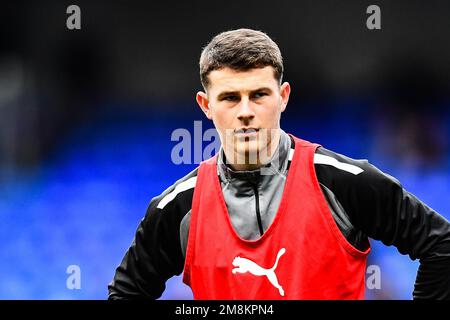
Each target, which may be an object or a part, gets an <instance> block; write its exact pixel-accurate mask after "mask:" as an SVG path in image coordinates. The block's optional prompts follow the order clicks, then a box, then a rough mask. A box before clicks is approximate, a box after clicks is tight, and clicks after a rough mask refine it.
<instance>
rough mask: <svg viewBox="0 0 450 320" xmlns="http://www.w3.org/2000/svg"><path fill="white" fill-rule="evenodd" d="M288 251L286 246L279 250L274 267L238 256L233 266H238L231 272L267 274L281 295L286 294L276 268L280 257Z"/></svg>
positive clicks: (256, 274)
mask: <svg viewBox="0 0 450 320" xmlns="http://www.w3.org/2000/svg"><path fill="white" fill-rule="evenodd" d="M285 252H286V249H285V248H281V249H280V251H278V254H277V258H276V260H275V263H274V265H273V267H272V268H270V269H264V268H263V267H261V266H259V265H257V264H256V263H255V262H253V261H251V260H249V259H247V258H241V257H239V256H237V257H236V258H234V260H233V263H232V264H233V266H235V267H236V268H233V270H231V272H232V273H233V274H236V273H237V272H239V273H246V272H250V273H251V274H253V275H255V276H266V277H267V279H268V280H269V281H270V283H271V284H272V285H273V286H274V287H275V288H277V289H278V291H279V292H280V295H281V296H284V290H283V288H282V287H281V286H280V284H279V283H278V279H277V275H276V274H275V269H276V267H277V265H278V260H280V257H281V256H282V255H283V254H284V253H285Z"/></svg>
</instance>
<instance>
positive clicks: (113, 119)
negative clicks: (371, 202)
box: [0, 0, 450, 299]
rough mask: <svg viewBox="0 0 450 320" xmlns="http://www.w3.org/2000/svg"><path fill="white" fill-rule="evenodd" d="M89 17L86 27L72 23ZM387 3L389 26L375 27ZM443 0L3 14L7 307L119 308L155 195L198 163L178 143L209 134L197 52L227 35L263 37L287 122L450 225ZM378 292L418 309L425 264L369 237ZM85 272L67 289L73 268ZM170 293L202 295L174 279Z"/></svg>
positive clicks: (164, 5)
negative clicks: (278, 53) (374, 16)
mask: <svg viewBox="0 0 450 320" xmlns="http://www.w3.org/2000/svg"><path fill="white" fill-rule="evenodd" d="M71 4H77V5H78V6H80V8H81V23H82V29H81V30H79V31H69V30H67V28H66V18H67V17H68V15H67V14H66V8H67V7H68V6H69V5H71ZM371 4H377V5H379V6H380V7H381V18H382V30H378V31H369V30H368V29H367V28H366V25H365V23H366V19H367V17H368V15H367V14H366V8H367V7H368V6H369V5H371ZM449 12H450V3H449V2H448V1H447V2H446V1H440V2H439V1H431V2H427V3H425V2H423V1H395V3H394V2H393V1H376V2H368V1H329V0H327V1H320V3H319V2H317V1H296V2H295V3H294V2H291V1H276V2H274V1H272V2H269V1H248V2H245V3H244V2H243V1H217V2H214V3H211V2H208V1H185V2H182V3H179V2H175V1H163V2H159V1H158V2H152V1H134V2H130V1H117V2H115V3H114V4H112V3H110V2H107V1H76V2H74V3H72V2H68V1H39V3H37V2H29V3H28V2H20V1H19V2H8V3H5V4H2V10H1V11H0V298H1V299H105V298H106V297H107V284H108V283H109V282H110V281H111V279H112V277H113V274H114V270H115V268H116V266H117V265H118V264H119V262H120V260H121V258H122V256H123V254H124V252H125V250H126V249H127V248H128V246H129V245H130V243H131V240H132V238H133V235H134V231H135V229H136V227H137V225H138V223H139V221H140V219H141V218H142V217H143V216H144V214H145V211H146V208H147V205H148V203H149V201H150V199H151V198H152V197H154V196H156V195H158V194H159V193H161V192H162V191H163V190H164V189H166V188H167V187H168V186H169V185H171V184H172V183H173V182H174V181H175V180H177V179H178V178H180V177H182V176H183V175H184V174H186V173H187V172H189V171H190V170H192V169H193V168H194V167H195V165H175V164H173V163H172V162H171V157H170V155H171V149H172V148H173V147H174V146H175V144H176V142H173V141H171V139H170V137H171V133H172V132H173V130H175V129H177V128H186V129H188V130H189V131H191V132H193V128H194V121H195V120H202V121H203V128H209V127H211V124H210V123H208V122H207V120H206V119H205V118H204V117H203V114H202V113H201V112H200V110H199V108H198V107H197V106H196V104H195V100H194V96H195V93H196V91H197V90H199V89H201V87H200V81H199V77H198V64H197V63H198V57H199V55H200V51H201V48H202V47H203V46H204V45H205V44H206V43H207V42H208V41H209V40H210V39H211V37H212V36H214V35H215V34H217V33H218V32H221V31H224V30H228V29H233V28H239V27H251V28H255V29H260V30H263V31H265V32H267V33H268V34H269V35H270V36H271V37H272V38H273V39H274V40H275V41H276V42H277V43H278V44H279V46H280V48H281V50H282V53H283V56H284V59H285V68H286V72H285V80H287V81H289V82H290V83H291V85H292V87H293V92H292V98H291V101H290V103H289V106H288V108H287V110H286V112H285V113H284V116H283V118H282V127H283V128H284V129H285V131H287V132H291V133H293V134H295V135H297V136H300V137H302V138H304V139H308V140H311V141H314V142H319V143H321V144H322V145H323V146H325V147H327V148H329V149H332V150H335V151H337V152H339V153H343V154H346V155H348V156H351V157H354V158H367V159H369V160H370V161H371V162H372V163H373V164H375V165H376V166H378V167H379V168H380V169H382V170H383V171H385V172H387V173H389V174H391V175H393V176H395V177H397V178H398V179H399V180H400V181H401V182H402V184H403V185H404V186H405V187H406V188H407V189H408V190H410V191H411V192H412V193H414V194H415V195H416V196H418V197H419V198H420V199H422V200H423V201H424V202H426V203H427V204H428V205H429V206H431V207H432V208H434V209H435V210H437V211H438V212H439V213H441V214H442V215H443V216H445V217H447V218H450V198H449V196H448V195H449V194H450V170H449V168H450V149H449V137H450V99H449V98H450V95H449V93H450V86H449V82H450V43H449V41H448V37H449V35H450V19H449V18H450V16H449ZM372 246H373V251H372V254H371V256H370V260H369V263H368V264H376V265H378V266H380V270H381V276H382V281H381V289H380V290H367V298H368V299H411V297H412V296H411V293H412V290H413V285H414V280H415V275H416V270H417V267H418V261H411V260H410V259H409V257H407V256H402V255H400V254H399V253H398V251H397V250H396V249H395V248H393V247H386V246H384V245H383V244H381V243H378V242H377V241H372ZM73 264H75V265H78V266H80V268H81V289H80V290H68V289H67V288H66V279H67V277H68V276H69V275H68V274H67V273H66V268H67V266H69V265H73ZM162 298H163V299H190V298H192V295H191V293H190V290H189V288H187V287H186V286H185V285H183V284H182V283H181V278H180V277H176V278H173V279H171V280H169V281H168V283H167V290H166V292H165V293H164V295H163V296H162Z"/></svg>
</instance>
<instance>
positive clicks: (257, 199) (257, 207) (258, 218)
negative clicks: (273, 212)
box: [253, 184, 264, 236]
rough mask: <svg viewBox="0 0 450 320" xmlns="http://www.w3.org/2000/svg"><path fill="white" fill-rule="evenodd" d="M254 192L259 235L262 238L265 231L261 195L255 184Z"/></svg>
mask: <svg viewBox="0 0 450 320" xmlns="http://www.w3.org/2000/svg"><path fill="white" fill-rule="evenodd" d="M253 191H254V193H255V202H256V219H257V220H258V227H259V234H260V236H262V235H263V233H264V230H263V226H262V221H261V213H260V211H259V193H258V186H257V185H256V184H253Z"/></svg>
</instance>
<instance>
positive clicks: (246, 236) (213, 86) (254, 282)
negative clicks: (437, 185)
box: [109, 29, 450, 299]
mask: <svg viewBox="0 0 450 320" xmlns="http://www.w3.org/2000/svg"><path fill="white" fill-rule="evenodd" d="M282 75H283V62H282V57H281V53H280V50H279V48H278V46H277V45H276V44H275V43H274V42H273V41H272V40H271V39H270V38H269V37H268V36H267V35H266V34H265V33H262V32H259V31H254V30H250V29H238V30H233V31H228V32H224V33H221V34H219V35H217V36H216V37H214V38H213V39H212V41H211V42H210V43H209V44H208V45H207V46H206V47H205V48H204V50H203V52H202V54H201V58H200V77H201V81H202V85H203V87H204V89H205V92H198V93H197V102H198V104H199V106H200V108H201V109H202V110H203V112H204V113H205V115H206V117H207V118H208V119H210V120H212V121H213V123H214V125H215V127H216V129H217V131H218V132H219V135H220V140H221V144H222V147H221V150H220V152H219V153H218V154H217V155H216V156H214V157H213V158H211V159H209V160H207V161H204V162H202V163H201V164H200V166H199V167H198V168H197V169H196V170H194V171H193V172H191V173H189V174H188V175H187V176H185V177H184V178H182V179H181V180H179V181H177V182H176V183H175V184H174V185H173V186H171V187H170V188H168V189H167V190H166V191H164V192H163V193H162V194H161V195H160V196H158V197H156V198H154V199H152V201H151V203H150V206H149V208H148V211H147V214H146V216H145V218H144V219H143V220H142V221H141V223H140V225H139V227H138V229H137V232H136V236H135V239H134V241H133V243H132V245H131V246H130V248H129V249H128V251H127V252H126V254H125V257H124V258H123V260H122V263H121V264H120V266H119V267H118V268H117V270H116V274H115V276H114V279H113V281H112V282H111V283H110V285H109V299H137V298H149V299H156V298H158V297H160V296H161V294H162V293H163V291H164V289H165V282H166V280H167V279H169V278H170V277H172V276H174V275H179V274H181V273H182V272H183V271H184V281H185V282H186V283H187V284H188V285H189V286H190V287H191V288H192V291H193V294H194V297H195V298H196V299H363V298H364V286H365V281H364V275H365V267H366V257H367V254H368V253H369V251H370V245H369V241H368V237H370V238H373V239H376V240H381V241H382V242H383V243H384V244H386V245H395V246H396V247H397V248H398V250H399V252H400V253H402V254H409V256H410V257H411V259H417V258H419V259H420V267H419V271H418V274H417V279H416V284H415V289H414V293H413V297H414V298H416V299H449V298H450V224H449V222H448V221H447V220H445V219H444V218H443V217H442V216H440V215H439V214H438V213H436V212H434V211H433V210H432V209H430V208H429V207H427V206H426V205H425V204H424V203H422V202H421V201H419V200H418V199H417V198H416V197H414V196H413V195H412V194H411V193H409V192H408V191H406V190H405V189H404V188H402V186H401V185H400V183H399V182H398V181H397V180H396V179H394V178H392V177H391V176H389V175H387V174H384V173H383V172H381V171H380V170H378V169H377V168H375V167H374V166H372V165H371V164H369V163H368V162H367V161H365V160H353V159H350V158H348V157H346V156H343V155H340V154H338V153H335V152H333V151H330V150H327V149H325V148H323V147H322V146H320V145H317V144H313V143H310V142H307V141H304V140H301V139H298V138H296V137H294V136H292V135H288V134H286V133H285V132H284V131H283V130H281V129H280V116H281V113H282V112H283V111H284V110H285V108H286V105H287V103H288V99H289V94H290V85H289V83H287V82H282Z"/></svg>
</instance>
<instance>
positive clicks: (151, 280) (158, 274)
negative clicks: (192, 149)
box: [108, 173, 193, 300]
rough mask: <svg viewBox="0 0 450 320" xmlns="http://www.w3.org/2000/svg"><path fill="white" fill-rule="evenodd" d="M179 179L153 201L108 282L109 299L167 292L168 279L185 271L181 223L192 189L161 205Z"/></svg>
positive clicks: (154, 296) (140, 296) (152, 296)
mask: <svg viewBox="0 0 450 320" xmlns="http://www.w3.org/2000/svg"><path fill="white" fill-rule="evenodd" d="M191 175H192V173H191ZM183 180H186V179H183ZM180 181H181V180H180ZM180 181H178V182H177V183H175V185H174V186H172V187H171V188H169V189H168V190H166V191H165V192H164V193H163V194H162V195H160V196H158V197H156V198H154V199H152V201H151V202H150V205H149V207H148V209H147V213H146V215H145V217H144V218H143V219H142V221H141V222H140V224H139V226H138V228H137V231H136V234H135V237H134V239H133V242H132V244H131V246H130V247H129V249H128V251H127V252H126V253H125V256H124V257H123V259H122V262H121V263H120V265H119V267H117V269H116V272H115V275H114V278H113V280H112V282H111V283H110V284H109V285H108V290H109V295H108V299H110V300H119V299H157V298H159V297H160V296H161V295H162V293H163V292H164V290H165V287H166V285H165V283H166V281H167V280H168V279H169V278H171V277H173V276H175V275H180V274H181V273H182V272H183V267H184V257H183V254H182V251H181V245H180V223H181V221H182V219H183V217H184V215H185V214H186V213H187V212H188V211H189V210H190V207H191V205H192V195H193V189H189V190H186V191H183V192H182V193H180V194H178V195H177V196H176V198H175V199H174V200H173V201H171V202H170V203H168V204H167V205H165V206H164V208H163V209H160V208H158V203H159V202H160V201H161V199H163V198H164V196H166V195H167V194H168V193H170V192H171V191H173V190H174V189H175V186H176V185H177V184H178V183H179V182H180Z"/></svg>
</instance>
